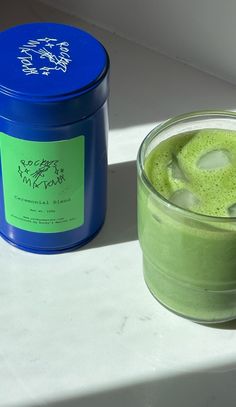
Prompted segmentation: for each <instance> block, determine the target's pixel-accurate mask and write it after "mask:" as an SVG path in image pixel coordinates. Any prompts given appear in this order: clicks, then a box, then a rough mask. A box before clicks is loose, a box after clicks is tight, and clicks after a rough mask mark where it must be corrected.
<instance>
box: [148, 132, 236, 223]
mask: <svg viewBox="0 0 236 407" xmlns="http://www.w3.org/2000/svg"><path fill="white" fill-rule="evenodd" d="M145 171H146V174H147V176H148V178H149V180H150V182H151V183H152V185H153V186H154V188H155V189H156V190H157V191H158V192H159V193H160V194H161V195H163V196H164V197H165V198H166V199H168V200H170V201H171V202H173V203H175V204H176V205H177V206H180V207H184V208H186V209H189V210H191V211H193V212H197V213H201V214H205V215H211V216H222V217H229V216H236V132H235V131H232V130H221V129H203V130H199V131H192V132H186V133H182V134H179V135H175V136H173V137H170V138H169V139H167V140H165V141H163V142H161V143H160V144H159V145H158V146H157V147H156V148H155V149H154V150H153V151H152V152H151V153H150V154H149V156H148V158H147V160H146V162H145Z"/></svg>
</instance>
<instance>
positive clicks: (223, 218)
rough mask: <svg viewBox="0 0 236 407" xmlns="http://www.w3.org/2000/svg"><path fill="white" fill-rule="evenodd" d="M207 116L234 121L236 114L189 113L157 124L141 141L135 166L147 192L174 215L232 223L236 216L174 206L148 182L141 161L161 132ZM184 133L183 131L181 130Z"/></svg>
mask: <svg viewBox="0 0 236 407" xmlns="http://www.w3.org/2000/svg"><path fill="white" fill-rule="evenodd" d="M207 116H209V118H210V117H212V118H213V117H215V118H217V117H218V118H221V119H227V118H228V119H230V118H231V119H235V120H236V112H234V111H230V110H199V111H193V112H189V113H184V114H181V115H177V116H173V117H171V118H170V119H167V120H164V121H162V122H161V123H159V124H158V125H157V126H155V127H154V128H153V129H152V130H151V131H150V132H149V133H148V134H147V135H146V137H145V138H144V139H143V141H142V143H141V145H140V147H139V150H138V155H137V166H138V170H139V173H138V175H141V176H142V177H141V179H142V181H143V182H144V184H145V186H146V187H147V188H148V190H149V191H150V192H151V193H152V195H154V197H155V199H157V200H158V201H160V202H161V203H163V204H164V205H165V206H166V207H168V208H171V209H173V210H174V211H175V212H176V213H179V214H180V215H184V216H185V217H188V218H193V217H194V218H198V219H199V220H208V221H211V222H222V223H234V222H235V221H236V216H230V217H226V216H213V215H205V214H202V213H198V212H193V211H190V210H189V209H185V208H181V207H180V206H178V205H175V204H174V203H172V202H170V201H169V200H168V199H167V198H165V197H164V196H163V195H161V194H160V193H159V192H158V191H157V190H156V189H155V188H154V187H153V185H152V183H151V182H150V181H149V179H148V177H147V175H146V172H145V169H144V160H143V152H144V149H145V147H147V146H148V145H149V144H150V142H151V141H152V140H153V139H154V138H155V137H156V136H158V135H159V134H160V133H161V132H162V131H164V130H166V129H168V128H170V127H172V125H174V124H177V123H180V122H184V120H186V119H191V118H192V119H195V118H198V117H199V118H204V117H205V118H206V117H207ZM183 132H184V130H183Z"/></svg>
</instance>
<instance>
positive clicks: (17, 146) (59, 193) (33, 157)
mask: <svg viewBox="0 0 236 407" xmlns="http://www.w3.org/2000/svg"><path fill="white" fill-rule="evenodd" d="M84 148H85V147H84V136H79V137H75V138H73V139H70V140H63V141H52V142H38V141H28V140H21V139H17V138H14V137H11V136H8V135H7V134H4V133H0V154H1V162H2V178H3V192H4V204H5V216H6V220H7V222H8V223H9V224H10V225H12V226H15V227H18V228H20V229H23V230H27V231H30V232H41V233H56V232H65V231H68V230H71V229H74V228H77V227H79V226H81V225H82V224H83V223H84Z"/></svg>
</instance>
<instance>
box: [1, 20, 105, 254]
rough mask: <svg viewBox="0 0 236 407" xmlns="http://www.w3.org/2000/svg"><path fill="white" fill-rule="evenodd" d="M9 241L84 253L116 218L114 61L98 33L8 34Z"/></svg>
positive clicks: (4, 134) (39, 29)
mask: <svg viewBox="0 0 236 407" xmlns="http://www.w3.org/2000/svg"><path fill="white" fill-rule="evenodd" d="M0 49H1V64H0V157H1V173H0V233H1V235H2V237H3V238H5V239H6V240H7V241H9V242H10V243H12V244H13V245H15V246H17V247H19V248H21V249H24V250H27V251H32V252H36V253H55V252H60V251H65V250H69V249H72V248H74V247H78V246H81V245H83V244H85V243H86V242H87V241H88V240H90V239H91V238H92V237H93V236H94V235H95V234H96V233H97V232H98V231H99V229H100V228H101V226H102V224H103V222H104V217H105V210H106V185H107V133H108V113H107V97H108V76H109V58H108V55H107V52H106V51H105V49H104V47H103V46H102V45H101V43H100V42H98V41H97V40H96V39H95V38H94V37H92V36H91V35H90V34H88V33H86V32H84V31H82V30H80V29H78V28H75V27H71V26H66V25H62V24H51V23H34V24H26V25H21V26H17V27H13V28H11V29H9V30H6V31H4V32H1V33H0Z"/></svg>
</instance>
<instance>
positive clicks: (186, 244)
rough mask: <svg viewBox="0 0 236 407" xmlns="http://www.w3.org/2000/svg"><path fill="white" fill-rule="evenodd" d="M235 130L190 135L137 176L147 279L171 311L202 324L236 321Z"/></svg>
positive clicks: (162, 150)
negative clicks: (235, 319)
mask: <svg viewBox="0 0 236 407" xmlns="http://www.w3.org/2000/svg"><path fill="white" fill-rule="evenodd" d="M234 216H236V131H234V130H222V129H217V128H210V129H200V130H191V131H184V132H180V133H178V134H173V135H171V136H170V137H169V138H167V139H165V140H164V141H161V142H160V143H159V144H157V145H156V146H155V147H154V148H153V149H151V151H150V152H148V154H146V156H145V158H144V159H143V174H142V173H140V172H139V177H138V220H139V239H140V244H141V247H142V250H143V261H144V277H145V281H146V283H147V285H148V287H149V289H150V291H151V292H152V294H153V295H154V296H155V297H156V298H157V299H158V300H159V301H160V302H161V303H162V304H163V305H165V306H166V307H167V308H169V309H171V310H172V311H174V312H176V313H177V314H180V315H183V316H185V317H188V318H190V319H193V320H195V321H200V322H221V321H226V320H230V319H234V318H236V218H234Z"/></svg>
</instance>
